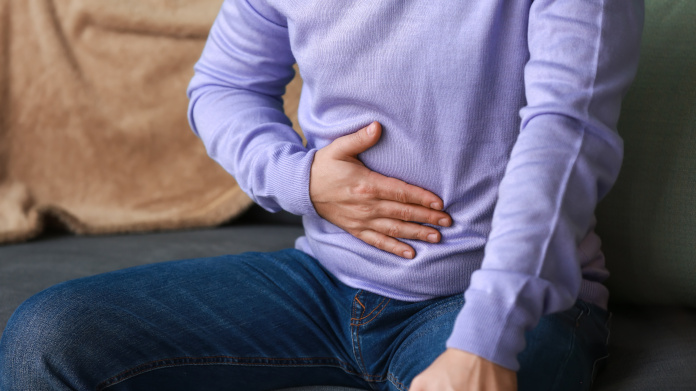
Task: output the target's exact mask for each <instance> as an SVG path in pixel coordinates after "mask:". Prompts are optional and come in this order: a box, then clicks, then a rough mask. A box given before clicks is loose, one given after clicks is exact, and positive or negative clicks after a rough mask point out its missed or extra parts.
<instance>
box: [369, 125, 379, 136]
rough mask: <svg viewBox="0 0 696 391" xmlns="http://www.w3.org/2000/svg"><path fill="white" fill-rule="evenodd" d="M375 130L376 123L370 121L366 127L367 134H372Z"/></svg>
mask: <svg viewBox="0 0 696 391" xmlns="http://www.w3.org/2000/svg"><path fill="white" fill-rule="evenodd" d="M376 131H377V125H376V124H375V123H374V122H373V123H371V124H370V126H368V127H367V134H368V135H370V136H374V135H375V132H376Z"/></svg>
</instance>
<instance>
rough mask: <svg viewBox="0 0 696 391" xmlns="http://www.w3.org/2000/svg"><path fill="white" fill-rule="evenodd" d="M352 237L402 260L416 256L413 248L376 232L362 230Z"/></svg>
mask: <svg viewBox="0 0 696 391" xmlns="http://www.w3.org/2000/svg"><path fill="white" fill-rule="evenodd" d="M354 236H355V237H356V238H358V239H360V240H362V241H363V242H365V243H367V244H369V245H371V246H373V247H376V248H378V249H380V250H383V251H386V252H388V253H392V254H394V255H396V256H399V257H402V258H406V259H412V258H413V257H414V256H415V255H416V252H415V251H414V250H413V247H411V246H409V245H408V244H406V243H403V242H400V241H398V240H396V239H394V238H391V237H389V236H387V235H384V234H382V233H379V232H376V231H372V230H363V231H360V232H357V233H356V234H355V235H354Z"/></svg>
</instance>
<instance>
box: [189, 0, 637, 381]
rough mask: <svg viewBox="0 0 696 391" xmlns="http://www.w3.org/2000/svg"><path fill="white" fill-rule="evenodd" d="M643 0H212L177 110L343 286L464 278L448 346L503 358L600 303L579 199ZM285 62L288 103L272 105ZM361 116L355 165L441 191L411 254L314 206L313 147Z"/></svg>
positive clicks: (440, 286)
mask: <svg viewBox="0 0 696 391" xmlns="http://www.w3.org/2000/svg"><path fill="white" fill-rule="evenodd" d="M642 20H643V2H642V0H626V1H610V0H582V1H578V0H535V1H534V2H532V1H531V0H486V1H449V2H440V3H433V2H431V1H425V0H385V1H378V2H361V1H351V0H340V1H337V0H336V1H334V0H304V1H302V2H299V1H289V0H283V1H280V0H277V1H276V0H227V1H225V3H224V5H223V7H222V11H221V13H220V15H219V17H218V19H217V20H216V22H215V24H214V26H213V28H212V30H211V33H210V37H209V40H208V44H207V46H206V48H205V50H204V52H203V55H202V58H201V60H200V61H199V63H198V64H197V65H196V68H195V70H196V75H195V76H194V78H193V80H192V81H191V85H190V87H189V96H190V98H191V104H190V110H189V119H190V122H191V125H192V127H193V129H194V131H195V132H196V133H197V134H198V135H199V137H200V138H201V139H202V140H203V142H204V143H205V145H206V147H207V149H208V151H209V154H210V155H211V156H212V157H213V158H214V159H216V160H217V161H218V162H219V163H220V164H221V165H222V166H223V167H224V168H225V169H227V170H228V171H229V172H230V173H231V174H232V175H234V176H235V178H236V179H237V182H238V183H239V185H240V186H241V187H242V188H243V189H244V190H245V191H246V192H247V193H249V195H250V196H251V197H252V198H253V199H254V200H255V201H256V202H257V203H259V204H260V205H261V206H263V207H264V208H266V209H268V210H272V211H277V210H280V209H285V210H288V211H290V212H292V213H296V214H300V215H303V216H304V218H303V221H304V225H305V231H306V236H305V237H302V238H300V239H299V240H298V242H297V247H298V248H300V249H301V250H303V251H305V252H307V253H309V254H310V255H312V256H314V257H316V258H317V259H318V260H319V261H320V262H321V263H322V264H323V265H324V266H325V267H326V268H327V269H328V270H329V271H330V272H331V273H333V274H335V275H336V276H337V277H338V278H339V279H340V280H342V281H343V282H345V283H346V284H348V285H350V286H353V287H356V288H361V289H366V290H369V291H372V292H375V293H379V294H382V295H385V296H388V297H392V298H395V299H400V300H410V301H415V300H424V299H429V298H433V297H437V296H443V295H450V294H456V293H462V292H465V291H466V293H465V298H466V304H465V306H464V308H463V310H462V311H461V313H460V315H459V317H458V319H457V322H456V324H455V326H454V330H453V332H452V335H451V337H450V338H449V340H448V341H447V344H448V346H450V347H455V348H459V349H462V350H466V351H469V352H472V353H475V354H478V355H480V356H482V357H484V358H486V359H488V360H491V361H493V362H496V363H498V364H501V365H503V366H505V367H508V368H511V369H515V370H516V369H517V368H518V362H517V359H516V356H517V354H518V353H519V352H520V351H522V350H523V348H524V332H525V330H528V329H530V328H532V327H533V326H534V325H535V324H536V323H537V321H538V320H539V318H540V317H541V316H542V315H543V314H547V313H551V312H555V311H560V310H564V309H566V308H568V307H570V306H571V305H572V304H573V302H574V301H575V299H576V298H577V297H581V298H583V299H585V300H587V301H590V302H593V303H596V304H599V305H601V306H605V305H606V300H607V297H608V292H607V290H606V289H605V288H604V286H603V285H602V284H601V281H603V280H604V279H605V278H606V277H607V274H608V273H607V271H606V269H605V267H604V258H603V256H602V253H601V251H600V242H599V238H598V237H597V236H596V235H595V234H594V231H593V227H594V219H593V211H594V208H595V205H596V203H597V201H598V200H599V199H600V198H601V197H603V196H604V195H605V194H606V193H607V191H608V190H609V189H610V187H611V186H612V184H613V183H614V181H615V179H616V176H617V174H618V171H619V168H620V165H621V159H622V154H623V150H622V147H623V144H622V141H621V139H620V137H619V136H618V135H617V133H616V129H615V127H616V122H617V118H618V113H619V109H620V103H621V98H622V96H623V94H624V93H625V91H626V89H627V88H628V86H629V84H630V82H631V81H632V79H633V77H634V74H635V70H636V66H637V59H638V47H639V41H640V33H641V29H642ZM295 62H297V64H298V65H299V69H300V72H301V74H302V78H303V81H304V86H303V90H302V98H301V102H300V107H299V113H298V118H299V121H300V125H301V126H302V129H303V131H304V134H305V136H306V138H307V146H306V147H304V146H303V145H302V141H301V140H300V138H299V137H298V136H297V135H296V134H295V132H294V131H293V130H292V128H291V127H290V123H289V121H288V119H287V117H285V116H284V115H283V113H282V111H281V110H282V108H281V107H282V105H281V98H280V97H281V95H282V94H283V92H284V87H285V85H286V83H287V82H288V81H289V80H290V79H291V78H292V77H293V70H292V65H293V63H295ZM372 121H379V122H380V123H381V124H382V126H383V134H382V138H381V140H380V141H379V143H378V144H377V145H376V146H374V147H373V148H371V149H370V150H368V151H367V152H365V153H363V154H361V155H360V159H361V160H362V161H363V162H364V163H365V165H366V166H367V167H369V168H370V169H372V170H374V171H377V172H379V173H381V174H384V175H387V176H391V177H395V178H398V179H401V180H404V181H406V182H408V183H411V184H413V185H416V186H420V187H423V188H425V189H427V190H430V191H432V192H434V193H435V194H437V195H438V196H440V197H441V198H442V199H443V201H444V203H445V210H446V212H447V213H449V214H450V215H451V216H452V218H453V221H454V224H453V225H452V226H451V227H449V228H441V229H440V231H441V233H442V242H441V243H438V244H429V243H425V242H419V241H408V243H409V244H410V245H412V246H413V247H414V249H415V250H416V254H417V255H416V257H415V258H414V259H411V260H406V259H402V258H399V257H396V256H394V255H391V254H388V253H386V252H383V251H380V250H377V249H376V248H373V247H371V246H369V245H367V244H365V243H363V242H361V241H360V240H358V239H356V238H354V237H352V236H351V235H349V234H348V233H346V232H344V231H343V230H341V229H339V228H338V227H336V226H334V225H332V224H330V223H328V222H327V221H325V220H323V219H322V218H320V217H319V216H318V215H317V214H316V211H315V210H314V208H313V205H312V203H311V200H310V199H309V191H308V189H309V172H310V167H311V164H312V159H313V156H314V152H315V151H316V150H317V149H319V148H322V147H324V146H326V145H328V144H329V143H330V142H331V141H332V140H334V139H336V138H337V137H340V136H343V135H346V134H349V133H352V132H355V131H356V130H358V129H360V128H362V127H364V126H365V125H367V124H369V123H370V122H372Z"/></svg>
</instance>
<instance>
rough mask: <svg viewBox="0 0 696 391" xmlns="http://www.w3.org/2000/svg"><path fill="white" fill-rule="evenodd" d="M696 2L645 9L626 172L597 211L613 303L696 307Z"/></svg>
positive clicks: (627, 123)
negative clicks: (695, 39)
mask: <svg viewBox="0 0 696 391" xmlns="http://www.w3.org/2000/svg"><path fill="white" fill-rule="evenodd" d="M695 20H696V1H693V0H670V1H667V0H648V1H646V19H645V31H644V36H643V45H642V53H641V60H640V66H639V69H638V76H637V78H636V81H635V83H634V85H633V86H632V88H631V90H630V91H629V93H628V95H627V97H626V100H625V101H624V106H623V111H622V115H621V120H620V122H619V133H620V134H621V135H622V136H623V138H624V140H625V160H624V165H623V168H622V171H621V174H620V176H619V179H618V181H617V183H616V186H615V188H614V189H613V190H612V191H611V192H610V194H609V196H608V197H607V199H606V200H604V201H603V202H602V203H601V204H600V205H599V209H598V216H597V217H598V226H597V230H598V232H599V234H600V236H602V239H603V242H604V250H605V254H606V257H607V263H608V266H609V269H610V271H611V272H612V277H611V278H610V279H609V281H608V282H607V283H608V285H609V287H610V290H611V292H612V300H614V302H630V303H636V304H646V303H669V304H683V305H689V306H696V239H695V238H696V207H694V205H696V154H695V153H694V151H696V137H695V135H696V44H695V43H694V37H696V23H694V21H695Z"/></svg>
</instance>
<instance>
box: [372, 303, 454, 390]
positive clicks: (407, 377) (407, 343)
mask: <svg viewBox="0 0 696 391" xmlns="http://www.w3.org/2000/svg"><path fill="white" fill-rule="evenodd" d="M424 304H426V305H422V304H420V303H419V304H417V305H418V306H420V307H421V308H418V311H417V312H416V311H414V313H413V315H412V316H411V318H410V319H409V320H408V324H407V325H406V326H405V327H404V328H403V330H402V331H401V332H400V333H399V335H398V336H397V337H396V340H397V343H396V344H395V345H396V348H395V350H394V353H393V356H392V360H391V362H390V364H389V371H388V382H387V383H385V384H386V386H387V387H386V388H388V389H389V390H398V391H405V390H408V388H409V386H410V384H411V381H412V380H413V378H414V377H416V375H418V374H419V373H421V372H423V371H424V370H425V368H427V367H428V366H429V365H430V364H432V362H433V361H435V359H436V358H437V357H438V356H439V355H440V354H442V353H443V352H444V351H445V350H446V349H447V347H446V342H447V338H449V336H450V334H451V333H452V328H453V326H454V321H455V320H456V318H457V315H458V314H459V311H460V310H461V308H462V306H463V305H464V296H463V295H455V296H450V297H447V298H441V299H435V300H430V301H428V302H426V303H424ZM415 305H416V304H414V306H415Z"/></svg>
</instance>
